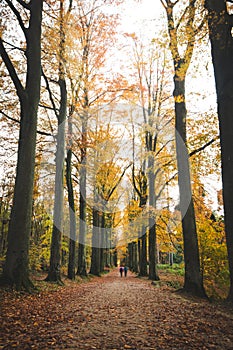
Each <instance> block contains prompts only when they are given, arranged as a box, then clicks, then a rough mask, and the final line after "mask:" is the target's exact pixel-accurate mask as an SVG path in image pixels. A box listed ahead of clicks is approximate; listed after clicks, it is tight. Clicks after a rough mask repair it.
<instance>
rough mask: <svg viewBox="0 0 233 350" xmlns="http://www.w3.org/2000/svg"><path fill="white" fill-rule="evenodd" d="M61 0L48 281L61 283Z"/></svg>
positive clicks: (63, 105)
mask: <svg viewBox="0 0 233 350" xmlns="http://www.w3.org/2000/svg"><path fill="white" fill-rule="evenodd" d="M63 1H64V0H60V43H59V80H58V83H59V87H60V108H59V114H58V116H57V119H58V131H57V149H56V162H55V163H56V174H55V196H54V212H53V231H52V242H51V248H50V264H49V271H48V276H47V277H46V281H51V282H52V281H53V282H58V283H61V238H62V229H63V207H64V204H63V197H64V180H63V179H64V159H65V120H66V109H67V90H66V81H65V71H64V62H65V32H64V7H63V5H64V4H63Z"/></svg>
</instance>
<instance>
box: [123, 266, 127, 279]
mask: <svg viewBox="0 0 233 350" xmlns="http://www.w3.org/2000/svg"><path fill="white" fill-rule="evenodd" d="M127 271H128V267H127V266H125V267H124V275H125V277H126V276H127Z"/></svg>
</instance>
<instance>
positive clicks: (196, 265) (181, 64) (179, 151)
mask: <svg viewBox="0 0 233 350" xmlns="http://www.w3.org/2000/svg"><path fill="white" fill-rule="evenodd" d="M178 2H179V1H178ZM178 2H174V3H173V2H171V1H168V0H167V1H166V5H167V6H165V5H164V6H165V9H166V12H167V19H168V32H169V36H170V50H171V54H172V58H173V66H174V72H175V74H174V93H173V95H174V103H175V128H176V156H177V168H178V185H179V192H180V210H181V215H182V230H183V239H184V260H185V281H184V288H183V289H184V291H186V292H189V293H191V294H193V295H196V296H201V297H205V296H206V294H205V291H204V286H203V278H202V275H201V270H200V259H199V250H198V240H197V231H196V220H195V213H194V206H193V199H192V189H191V180H190V168H189V159H188V152H187V144H186V115H187V111H186V104H185V77H186V73H187V69H188V67H189V65H190V61H191V58H192V54H193V49H194V43H195V34H196V33H197V32H198V30H197V28H196V27H195V26H194V22H195V9H196V0H189V1H188V4H187V7H186V9H185V11H186V13H187V16H188V20H187V22H186V23H184V27H185V29H186V33H189V34H188V36H187V44H186V47H185V48H184V52H183V57H181V56H180V53H179V48H178V41H179V38H178V35H177V26H176V24H175V23H174V17H173V14H174V6H176V4H177V3H178Z"/></svg>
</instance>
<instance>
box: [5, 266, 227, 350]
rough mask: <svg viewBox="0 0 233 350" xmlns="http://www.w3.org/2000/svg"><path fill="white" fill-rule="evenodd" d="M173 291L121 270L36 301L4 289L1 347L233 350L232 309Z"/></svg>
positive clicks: (41, 295) (40, 295)
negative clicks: (122, 272) (123, 274)
mask: <svg viewBox="0 0 233 350" xmlns="http://www.w3.org/2000/svg"><path fill="white" fill-rule="evenodd" d="M41 283H45V282H41ZM174 290H175V289H174V288H172V287H171V286H169V285H167V284H166V283H165V282H163V280H162V281H161V282H160V283H158V284H156V285H153V284H151V281H149V280H148V279H146V278H136V277H135V275H134V274H132V273H131V272H128V276H127V277H122V278H121V277H120V276H119V273H118V270H113V271H111V272H110V273H109V274H107V275H104V276H103V277H99V278H98V277H95V278H91V279H89V280H87V281H85V282H82V283H75V282H66V285H65V286H63V287H57V288H54V289H53V290H51V288H50V289H47V290H46V288H43V289H42V291H41V292H40V293H36V294H33V295H28V294H22V293H21V294H19V293H16V292H12V291H7V290H1V316H0V335H1V336H0V349H20V350H24V349H39V350H46V349H48V350H50V349H81V350H82V349H88V350H91V349H101V350H104V349H112V350H113V349H151V350H152V349H156V350H160V349H172V350H176V349H177V350H178V349H179V350H182V349H184V350H189V349H196V350H201V349H203V350H204V349H219V350H227V349H231V350H232V349H233V313H232V310H230V309H227V308H226V307H224V306H223V305H222V304H219V303H210V302H209V301H207V300H201V299H198V298H189V297H184V296H181V295H180V294H177V293H174Z"/></svg>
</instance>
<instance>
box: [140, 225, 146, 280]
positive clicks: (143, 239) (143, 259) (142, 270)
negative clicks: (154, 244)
mask: <svg viewBox="0 0 233 350" xmlns="http://www.w3.org/2000/svg"><path fill="white" fill-rule="evenodd" d="M145 231H146V228H145V226H144V225H143V226H142V237H141V264H140V269H139V276H148V272H147V237H146V232H145Z"/></svg>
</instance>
